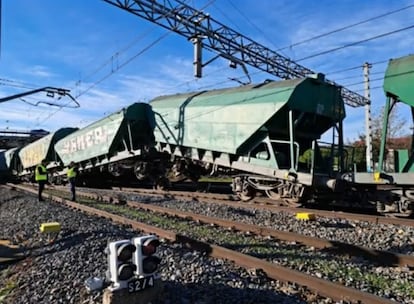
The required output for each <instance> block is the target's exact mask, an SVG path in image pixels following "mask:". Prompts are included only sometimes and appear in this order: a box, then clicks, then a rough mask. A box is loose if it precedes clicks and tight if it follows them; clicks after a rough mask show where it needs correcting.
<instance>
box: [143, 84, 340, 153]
mask: <svg viewBox="0 0 414 304" xmlns="http://www.w3.org/2000/svg"><path fill="white" fill-rule="evenodd" d="M151 105H152V107H153V110H154V112H155V113H156V116H155V117H156V121H157V128H156V129H155V132H154V133H155V138H156V141H158V142H163V143H168V144H173V145H180V146H187V147H195V148H199V149H205V150H210V151H220V152H225V153H230V154H239V155H240V154H244V153H246V152H247V151H249V150H250V149H251V148H252V146H254V145H255V144H257V142H260V141H261V140H263V138H264V136H266V135H268V136H269V137H270V138H271V139H272V138H278V139H285V140H289V122H288V117H289V115H288V112H289V110H292V111H293V115H294V120H295V122H296V124H295V127H294V132H295V138H302V139H304V140H307V141H311V140H315V139H319V138H320V136H321V135H322V134H323V133H324V132H325V131H327V130H328V129H329V128H331V127H332V126H333V124H334V123H336V122H339V121H341V120H342V119H343V118H344V117H345V108H344V102H343V100H342V98H341V93H340V91H339V89H338V88H337V87H335V86H333V85H330V84H327V83H326V82H324V81H323V80H321V79H315V78H304V79H295V80H287V81H280V82H268V83H264V84H260V85H248V86H243V87H238V88H230V89H220V90H213V91H208V92H198V93H189V94H179V95H172V96H162V97H158V98H156V99H154V100H152V101H151ZM264 134H266V135H264Z"/></svg>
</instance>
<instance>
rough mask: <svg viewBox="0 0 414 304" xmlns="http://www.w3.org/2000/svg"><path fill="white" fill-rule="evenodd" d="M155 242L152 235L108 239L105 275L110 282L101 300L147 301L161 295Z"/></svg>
mask: <svg viewBox="0 0 414 304" xmlns="http://www.w3.org/2000/svg"><path fill="white" fill-rule="evenodd" d="M158 245H159V240H158V238H157V237H156V236H154V235H147V236H141V237H136V238H133V239H132V240H121V241H115V242H111V243H109V245H108V248H107V255H108V264H109V270H108V272H107V278H108V280H109V281H110V282H111V285H110V286H109V288H107V289H106V290H105V292H104V296H103V303H104V304H118V303H119V304H121V303H122V304H129V303H131V304H132V303H134V304H146V303H151V302H152V301H154V300H155V299H156V298H158V297H160V295H161V291H162V283H161V280H160V275H159V273H158V270H159V263H160V262H161V259H160V258H159V257H158V256H157V255H156V252H157V247H158Z"/></svg>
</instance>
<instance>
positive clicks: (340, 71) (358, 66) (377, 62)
mask: <svg viewBox="0 0 414 304" xmlns="http://www.w3.org/2000/svg"><path fill="white" fill-rule="evenodd" d="M388 61H389V59H385V60H381V61H376V62H372V63H368V64H370V65H375V64H381V63H385V62H388ZM363 67H364V65H357V66H354V67H350V68H344V69H342V70H337V71H333V72H328V73H326V75H331V74H339V73H343V72H348V71H352V70H357V69H361V68H363Z"/></svg>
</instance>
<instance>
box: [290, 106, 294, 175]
mask: <svg viewBox="0 0 414 304" xmlns="http://www.w3.org/2000/svg"><path fill="white" fill-rule="evenodd" d="M294 139H295V138H294V133H293V111H292V110H289V143H290V171H294V169H295V147H294Z"/></svg>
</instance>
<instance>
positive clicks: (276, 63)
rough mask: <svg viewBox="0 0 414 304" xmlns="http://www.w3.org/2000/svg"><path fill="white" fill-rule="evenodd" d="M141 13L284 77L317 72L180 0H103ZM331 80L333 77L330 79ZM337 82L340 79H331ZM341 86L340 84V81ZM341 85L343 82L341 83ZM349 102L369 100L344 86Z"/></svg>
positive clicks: (227, 55) (225, 54) (237, 60)
mask: <svg viewBox="0 0 414 304" xmlns="http://www.w3.org/2000/svg"><path fill="white" fill-rule="evenodd" d="M103 1H105V2H107V3H109V4H112V5H115V6H117V7H119V8H121V9H124V10H126V11H128V12H130V13H132V14H134V15H136V16H138V17H141V18H144V19H146V20H148V21H151V22H153V23H155V24H158V25H160V26H162V27H164V28H166V29H168V30H171V31H173V32H176V33H178V34H180V35H182V36H184V37H186V38H187V39H188V40H191V41H192V42H193V43H194V42H196V43H200V40H202V43H201V44H202V47H203V48H206V49H208V50H210V51H213V52H215V53H217V54H218V56H221V57H223V58H226V59H228V60H230V61H231V62H233V63H236V64H237V63H243V64H244V63H246V64H248V65H250V66H253V67H255V68H257V69H260V70H262V71H265V72H268V73H270V74H272V75H274V76H277V77H279V78H282V79H291V78H297V77H305V76H307V75H310V74H315V73H316V72H315V71H312V70H311V69H308V68H306V67H304V66H302V65H300V64H298V63H296V62H295V61H293V60H291V59H289V58H287V57H285V56H282V55H280V54H278V53H277V52H275V51H273V50H271V49H269V48H267V47H265V46H263V45H261V44H260V43H258V42H256V41H254V40H252V39H250V38H248V37H246V36H244V35H242V34H240V33H238V32H237V31H235V30H233V29H231V28H229V27H227V26H225V25H224V24H222V23H220V22H219V21H216V20H214V19H213V18H211V17H210V15H209V14H206V13H204V12H202V11H199V10H197V9H195V8H193V7H191V6H189V5H187V4H185V3H184V2H182V1H179V0H103ZM328 81H329V80H328ZM329 82H330V83H333V84H335V85H338V84H337V83H335V82H333V81H329ZM338 86H340V85H338ZM340 87H341V86H340ZM341 89H342V96H343V98H344V101H345V103H346V104H347V105H349V106H352V107H358V106H363V105H365V104H366V103H367V102H368V100H367V99H366V98H365V97H364V96H362V95H360V94H358V93H356V92H353V91H350V90H348V89H347V88H344V87H341Z"/></svg>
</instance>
